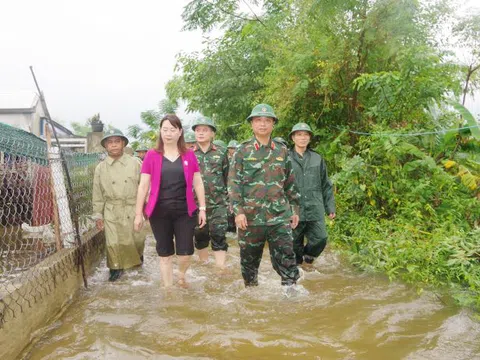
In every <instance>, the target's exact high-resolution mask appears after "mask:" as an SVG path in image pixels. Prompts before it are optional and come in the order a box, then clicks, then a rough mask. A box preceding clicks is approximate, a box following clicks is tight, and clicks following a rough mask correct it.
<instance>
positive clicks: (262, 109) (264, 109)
mask: <svg viewBox="0 0 480 360" xmlns="http://www.w3.org/2000/svg"><path fill="white" fill-rule="evenodd" d="M257 116H265V117H271V118H273V120H274V121H275V123H277V121H278V118H277V115H275V113H274V112H273V108H272V107H271V106H270V105H268V104H258V105H257V106H255V107H254V108H253V109H252V112H251V114H250V116H249V117H248V118H247V121H252V118H254V117H257Z"/></svg>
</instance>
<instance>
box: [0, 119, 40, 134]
mask: <svg viewBox="0 0 480 360" xmlns="http://www.w3.org/2000/svg"><path fill="white" fill-rule="evenodd" d="M32 118H33V114H0V122H1V123H4V124H7V125H11V126H14V127H16V128H18V129H22V130H25V131H28V132H32V126H31V124H32ZM36 135H37V134H36Z"/></svg>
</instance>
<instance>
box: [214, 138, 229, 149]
mask: <svg viewBox="0 0 480 360" xmlns="http://www.w3.org/2000/svg"><path fill="white" fill-rule="evenodd" d="M213 144H214V145H217V146H220V147H222V148H225V149H226V148H227V144H225V142H223V141H222V140H214V141H213Z"/></svg>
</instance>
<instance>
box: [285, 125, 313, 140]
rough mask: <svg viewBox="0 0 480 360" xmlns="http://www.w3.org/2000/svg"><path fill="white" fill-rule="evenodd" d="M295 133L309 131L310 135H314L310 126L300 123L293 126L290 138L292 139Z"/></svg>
mask: <svg viewBox="0 0 480 360" xmlns="http://www.w3.org/2000/svg"><path fill="white" fill-rule="evenodd" d="M295 131H307V132H309V133H310V135H313V131H312V129H311V128H310V126H309V125H308V124H305V123H298V124H295V125H293V128H292V131H290V134H288V137H289V138H292V135H293V133H294V132H295Z"/></svg>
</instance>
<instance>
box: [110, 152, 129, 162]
mask: <svg viewBox="0 0 480 360" xmlns="http://www.w3.org/2000/svg"><path fill="white" fill-rule="evenodd" d="M126 160H127V157H126V154H125V153H123V155H122V156H120V157H119V158H118V159H114V158H112V157H110V156H107V164H108V165H112V164H113V163H114V162H115V161H118V162H120V164H122V165H125V164H126Z"/></svg>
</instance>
